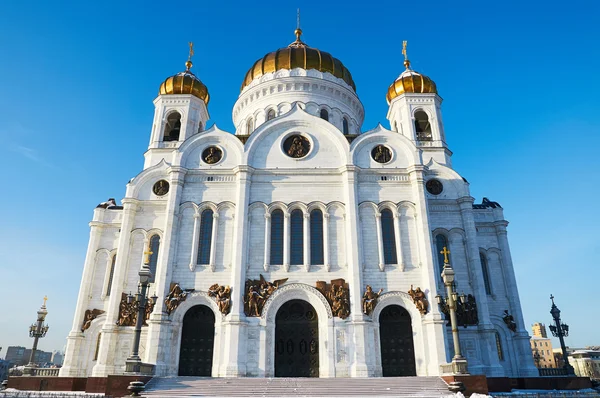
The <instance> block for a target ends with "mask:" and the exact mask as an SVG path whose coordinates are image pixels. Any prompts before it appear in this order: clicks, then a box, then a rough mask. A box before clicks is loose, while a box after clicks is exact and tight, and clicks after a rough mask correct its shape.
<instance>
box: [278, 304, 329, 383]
mask: <svg viewBox="0 0 600 398" xmlns="http://www.w3.org/2000/svg"><path fill="white" fill-rule="evenodd" d="M275 377H319V319H318V318H317V312H316V311H315V309H314V308H313V306H312V305H310V304H309V303H307V302H306V301H304V300H291V301H288V302H287V303H285V304H283V305H282V306H281V308H279V311H277V316H276V318H275Z"/></svg>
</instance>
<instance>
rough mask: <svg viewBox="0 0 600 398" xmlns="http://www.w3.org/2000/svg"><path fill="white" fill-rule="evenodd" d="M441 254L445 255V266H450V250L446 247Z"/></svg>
mask: <svg viewBox="0 0 600 398" xmlns="http://www.w3.org/2000/svg"><path fill="white" fill-rule="evenodd" d="M440 254H443V255H444V264H448V254H450V250H448V248H447V247H446V246H444V249H443V250H442V251H441V252H440Z"/></svg>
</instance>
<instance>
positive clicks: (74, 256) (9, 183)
mask: <svg viewBox="0 0 600 398" xmlns="http://www.w3.org/2000/svg"><path fill="white" fill-rule="evenodd" d="M522 3H525V2H517V1H503V2H480V1H472V2H467V1H453V2H447V1H429V2H398V1H380V2H371V3H368V2H352V1H349V2H343V3H341V2H338V3H331V4H325V3H322V2H279V3H268V4H267V3H265V5H261V6H260V7H257V6H256V4H259V3H256V2H251V3H246V2H243V3H242V2H239V3H238V2H231V1H230V2H224V1H221V2H215V1H201V2H200V1H188V2H179V3H173V2H160V3H159V2H147V1H146V2H113V1H106V2H73V3H67V2H60V1H59V2H41V1H39V2H38V1H30V2H27V3H26V4H25V3H23V2H16V1H5V2H2V3H1V4H0V77H1V79H2V89H1V90H0V116H1V117H0V139H2V140H3V142H4V144H3V145H0V166H1V168H2V170H4V175H5V177H4V181H5V182H4V186H5V189H6V190H7V191H6V192H5V193H4V194H3V195H2V199H1V200H2V201H1V202H0V203H2V206H0V292H1V294H2V297H3V300H2V303H3V305H2V307H1V308H2V316H1V317H0V346H2V347H5V348H4V350H5V349H6V347H7V346H8V345H26V346H28V347H29V346H30V345H31V339H30V338H29V337H28V335H27V328H28V326H29V324H30V323H31V322H33V321H34V320H35V312H36V310H37V309H38V307H39V305H40V304H41V302H42V297H43V296H44V295H45V294H47V295H48V297H49V301H48V310H49V315H48V322H49V323H50V326H51V328H50V331H49V333H48V336H47V337H46V338H45V339H43V341H41V342H40V348H41V349H44V350H53V349H61V348H62V347H63V345H64V344H65V338H66V335H67V334H68V331H69V330H70V328H71V323H72V318H73V310H74V308H75V302H76V298H77V292H78V290H79V284H80V277H81V272H82V266H83V259H84V256H85V251H86V247H87V240H88V234H89V228H88V225H87V223H88V222H89V220H90V218H91V216H92V210H93V208H94V207H95V206H96V205H97V204H98V203H99V202H101V201H104V200H106V199H107V198H108V197H116V198H122V197H123V195H124V193H125V184H126V182H127V181H128V180H129V179H130V178H131V177H133V176H135V175H136V174H137V173H138V172H139V171H140V170H141V168H142V164H143V157H142V154H143V152H144V150H145V149H146V147H147V144H148V140H149V133H150V128H151V124H152V115H153V104H152V100H153V99H154V98H155V97H156V94H157V90H158V86H159V85H160V83H161V82H162V81H163V80H164V79H165V78H166V77H167V76H170V75H172V74H174V73H176V72H179V71H182V70H183V68H184V62H185V61H186V57H187V42H188V41H194V43H195V48H196V56H195V57H194V72H195V73H196V74H197V75H198V76H199V77H200V79H202V81H203V82H204V83H205V84H206V85H207V86H208V88H209V91H210V94H211V102H210V104H209V112H210V114H211V123H217V124H218V125H219V126H220V127H221V128H223V129H226V130H228V131H232V129H233V126H232V122H231V110H232V107H233V104H234V102H235V100H236V98H237V95H238V94H239V87H240V84H241V82H242V79H243V77H244V75H245V73H246V71H247V69H248V68H249V67H250V66H251V65H252V64H253V62H254V61H255V60H256V59H257V58H259V57H261V56H262V55H264V54H265V53H267V52H269V51H272V50H275V49H277V48H280V47H283V46H286V45H287V44H289V43H290V42H292V41H293V40H294V35H293V30H294V28H295V22H296V8H297V7H298V6H300V7H301V8H302V28H303V30H304V35H303V39H304V41H305V42H307V43H308V44H309V45H311V46H314V47H318V48H320V49H322V50H324V51H327V52H330V53H332V54H334V55H335V56H336V57H337V58H339V59H341V60H342V61H343V62H344V64H345V65H346V66H347V67H348V68H349V69H350V71H351V72H352V74H353V77H354V81H355V82H356V85H357V92H358V95H359V97H360V99H361V101H362V102H363V104H364V106H365V109H366V117H365V122H364V125H363V131H367V130H370V129H371V128H373V127H375V126H376V125H377V123H379V122H381V123H382V124H383V125H385V126H388V122H387V120H386V119H385V116H386V112H387V104H386V102H385V93H386V90H387V87H388V85H389V84H390V83H391V82H392V81H393V80H394V79H395V77H396V76H397V75H398V74H399V73H400V72H402V70H403V67H402V54H401V44H402V40H408V42H409V48H408V51H409V56H410V59H411V61H412V66H413V68H414V69H415V70H417V71H420V72H422V73H424V74H427V75H428V76H430V77H432V78H433V79H434V80H435V81H436V83H437V86H438V90H439V92H440V95H441V96H442V97H443V98H444V104H443V117H444V123H445V130H446V136H447V140H448V144H449V146H450V148H451V149H452V151H453V152H454V156H453V164H454V167H455V169H456V170H457V171H458V172H459V173H461V174H462V175H463V176H464V177H465V178H467V179H468V180H469V182H470V183H471V193H472V195H473V196H474V197H475V198H476V201H477V202H480V201H481V198H482V197H483V196H486V197H489V198H490V199H491V200H495V201H498V202H500V203H501V204H502V206H503V207H504V209H505V215H506V218H507V219H508V220H509V221H510V222H511V224H510V226H509V239H510V243H511V248H512V254H513V260H514V265H515V271H516V275H517V280H518V284H519V287H520V297H521V301H522V306H523V310H524V314H525V322H526V324H527V326H528V329H529V326H530V325H531V323H533V322H536V321H541V322H545V323H546V324H548V323H549V322H550V321H551V318H550V314H549V309H550V300H549V298H548V297H549V296H550V294H551V293H553V294H554V295H555V296H556V301H557V304H558V305H559V307H560V308H561V310H562V312H563V319H564V321H566V322H567V323H569V324H570V326H571V336H570V337H569V338H568V339H567V343H568V345H571V346H584V345H592V344H595V345H600V338H599V337H598V333H597V330H598V328H600V317H598V316H597V312H598V310H597V309H596V307H597V302H598V298H597V297H596V296H595V291H596V290H597V285H598V282H599V280H600V271H599V261H598V258H599V257H600V245H599V244H598V233H597V226H598V225H599V223H600V217H599V216H598V211H597V210H596V209H595V199H596V198H598V196H599V194H600V188H599V182H600V179H599V178H598V169H599V166H600V161H599V160H598V155H597V152H598V148H599V147H600V146H599V145H600V120H599V119H600V117H599V115H600V112H599V109H600V99H599V98H600V97H599V96H598V91H599V89H600V80H599V79H598V77H597V71H598V70H600V55H599V51H598V39H599V38H600V28H599V25H598V23H597V15H598V14H599V12H600V9H599V7H600V6H598V4H597V3H596V2H593V1H588V2H583V1H577V0H575V1H570V2H568V3H565V2H562V1H560V2H559V1H543V2H542V1H539V2H537V1H531V2H526V4H522ZM209 124H210V123H209ZM4 352H5V351H3V352H2V353H1V354H0V356H3V355H2V354H4Z"/></svg>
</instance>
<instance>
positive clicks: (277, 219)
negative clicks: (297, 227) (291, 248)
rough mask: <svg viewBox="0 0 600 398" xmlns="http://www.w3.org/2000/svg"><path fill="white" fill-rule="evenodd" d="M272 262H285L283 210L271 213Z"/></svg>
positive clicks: (276, 263)
mask: <svg viewBox="0 0 600 398" xmlns="http://www.w3.org/2000/svg"><path fill="white" fill-rule="evenodd" d="M271 264H275V265H281V264H283V211H281V210H275V211H273V213H271Z"/></svg>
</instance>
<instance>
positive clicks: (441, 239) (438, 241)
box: [435, 234, 452, 278]
mask: <svg viewBox="0 0 600 398" xmlns="http://www.w3.org/2000/svg"><path fill="white" fill-rule="evenodd" d="M444 247H446V248H447V247H448V238H446V236H444V235H442V234H438V235H437V236H436V237H435V248H436V250H437V259H438V266H439V267H440V278H441V273H442V271H443V270H444V255H443V254H442V253H441V252H442V250H444ZM448 250H450V249H448ZM448 261H449V262H450V264H452V261H450V255H449V254H448Z"/></svg>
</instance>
